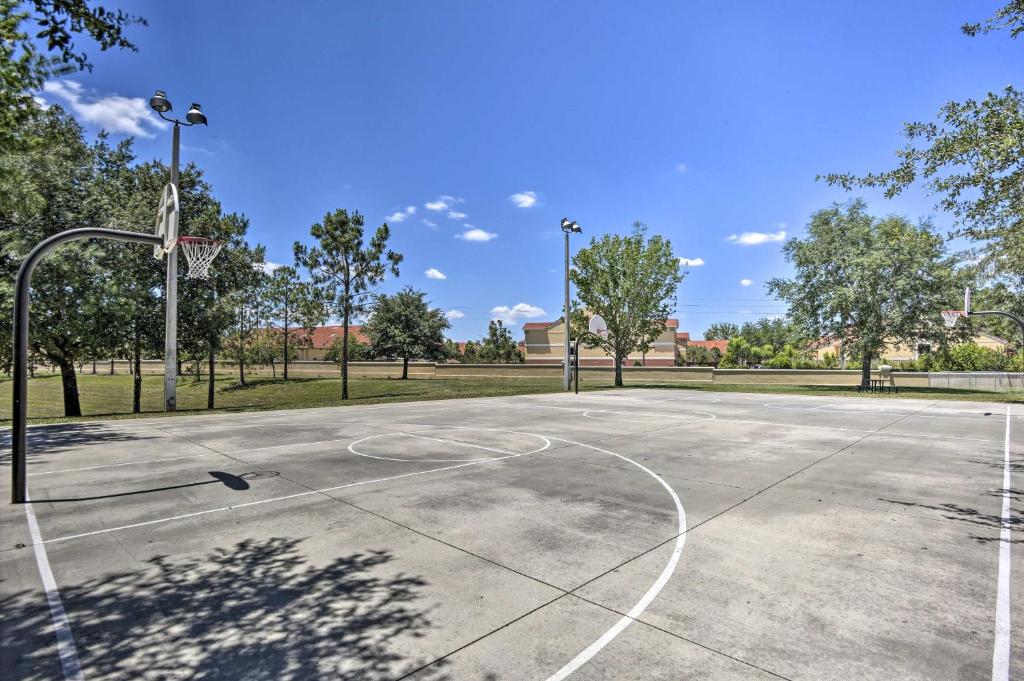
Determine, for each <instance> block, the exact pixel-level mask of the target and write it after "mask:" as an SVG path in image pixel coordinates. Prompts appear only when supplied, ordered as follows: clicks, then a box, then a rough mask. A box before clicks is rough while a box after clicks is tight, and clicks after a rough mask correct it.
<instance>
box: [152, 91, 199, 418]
mask: <svg viewBox="0 0 1024 681" xmlns="http://www.w3.org/2000/svg"><path fill="white" fill-rule="evenodd" d="M149 108H151V109H153V111H156V112H157V113H158V114H159V115H160V118H162V119H164V120H165V121H167V122H169V123H174V133H173V136H172V138H171V139H172V141H171V184H173V185H174V189H175V191H177V189H178V157H179V150H180V148H181V126H182V125H186V126H189V127H191V126H193V125H206V124H207V122H206V114H204V113H203V110H202V108H201V107H200V106H199V105H198V104H196V103H195V102H193V103H192V106H191V107H189V110H188V112H187V113H186V114H185V120H184V121H180V120H178V119H177V118H168V117H167V116H165V115H164V114H165V113H167V112H168V111H170V110H171V102H170V100H169V99H167V93H166V92H164V91H163V90H157V91H156V92H155V93H154V94H153V96H152V97H150V98H149ZM164 296H165V298H164V300H165V303H166V304H165V308H166V312H165V314H166V316H165V320H164V411H175V410H176V409H177V407H178V398H177V394H176V392H175V391H176V389H177V382H178V249H177V244H174V245H172V246H171V248H170V250H169V251H168V252H167V288H166V290H165V293H164Z"/></svg>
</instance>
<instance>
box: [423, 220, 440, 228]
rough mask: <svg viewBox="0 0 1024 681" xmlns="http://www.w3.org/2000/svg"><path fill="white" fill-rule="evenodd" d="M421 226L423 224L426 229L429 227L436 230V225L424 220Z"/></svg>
mask: <svg viewBox="0 0 1024 681" xmlns="http://www.w3.org/2000/svg"><path fill="white" fill-rule="evenodd" d="M423 224H425V225H426V226H427V227H430V228H431V229H437V223H436V222H433V221H431V220H427V219H426V218H424V220H423Z"/></svg>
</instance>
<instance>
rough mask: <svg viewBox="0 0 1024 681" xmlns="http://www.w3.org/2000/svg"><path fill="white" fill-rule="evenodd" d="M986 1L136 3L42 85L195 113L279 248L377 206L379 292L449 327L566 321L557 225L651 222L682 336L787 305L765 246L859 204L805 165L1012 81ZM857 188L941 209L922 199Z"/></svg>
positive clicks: (208, 158) (862, 150) (145, 121)
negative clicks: (383, 235) (435, 310)
mask: <svg viewBox="0 0 1024 681" xmlns="http://www.w3.org/2000/svg"><path fill="white" fill-rule="evenodd" d="M104 4H106V5H108V6H116V3H104ZM1001 4H1003V3H1002V2H1001V1H1000V2H989V1H986V2H974V3H964V2H955V1H938V0H922V1H920V2H891V1H888V2H859V3H855V4H854V5H850V4H847V3H835V2H779V3H761V2H741V3H712V2H681V1H679V2H650V3H625V2H614V3H613V2H592V1H588V2H560V3H550V2H464V1H462V0H453V1H434V2H425V1H411V0H410V1H407V2H373V3H367V2H346V3H343V2H326V1H324V2H308V3H284V4H282V3H272V2H262V1H255V0H253V1H249V2H227V1H219V2H176V3H173V4H172V3H156V2H152V3H143V2H132V3H124V5H123V6H124V8H125V9H126V10H128V11H129V12H134V13H137V14H141V15H143V16H145V17H146V18H147V19H148V20H149V27H148V28H143V27H134V28H132V29H131V30H130V37H131V39H132V40H133V41H134V42H136V44H137V45H138V46H139V52H138V53H127V52H123V51H121V52H108V53H98V52H97V51H96V50H95V49H88V51H89V53H90V56H91V57H92V59H93V62H94V64H95V69H94V71H93V72H92V73H81V74H76V75H74V76H71V77H69V78H70V80H71V81H73V82H71V83H69V82H66V81H65V82H58V83H51V84H50V85H49V86H48V88H47V90H48V92H46V93H44V94H43V96H44V98H45V99H46V100H47V101H51V102H58V103H61V104H64V105H65V106H68V107H69V108H71V109H73V110H74V111H75V112H76V114H77V115H78V117H79V118H80V119H81V120H82V121H83V123H85V124H86V126H87V128H88V129H89V130H90V131H95V130H97V129H98V127H99V126H103V127H106V128H108V129H111V130H114V131H115V133H116V134H115V137H118V136H121V135H123V134H126V133H133V134H135V136H136V138H137V150H138V152H139V156H140V158H142V159H149V158H154V157H156V158H161V159H164V160H168V159H169V156H170V152H169V147H170V134H169V131H168V130H166V129H161V128H159V127H158V126H157V125H155V124H154V121H153V120H152V119H151V117H150V115H149V114H148V112H147V110H146V107H145V100H146V99H147V98H148V97H149V95H150V94H151V93H152V91H153V90H154V89H156V88H161V89H164V90H166V91H167V93H168V96H169V98H170V99H171V100H172V102H173V103H174V106H175V111H176V112H178V113H179V114H183V113H184V111H185V110H186V109H187V107H188V104H189V103H190V102H191V101H198V102H201V103H202V105H203V109H204V111H206V113H207V114H208V116H209V119H210V126H209V128H206V129H201V128H192V129H187V130H185V131H183V135H182V140H183V144H184V148H183V151H182V156H183V160H185V161H189V160H191V161H195V162H196V163H198V164H199V165H201V166H202V167H203V168H204V169H205V170H206V172H207V178H208V180H209V181H210V182H211V183H212V184H213V187H214V191H215V194H216V195H217V197H218V198H219V199H220V200H221V201H222V202H223V205H224V208H225V210H227V211H238V212H242V213H245V214H246V215H248V216H249V218H250V219H251V223H252V225H251V229H250V242H259V243H262V244H264V245H266V247H267V257H268V259H269V260H271V261H273V262H278V263H290V262H291V253H292V249H291V245H292V242H293V241H294V240H296V239H308V234H309V226H310V224H311V223H313V222H315V221H318V220H319V219H321V218H322V216H323V215H324V214H325V213H326V212H328V211H330V210H333V209H336V208H348V209H350V210H353V209H354V210H359V211H360V212H362V213H363V214H364V215H366V217H367V221H368V223H369V224H370V225H371V226H375V225H376V224H379V223H380V222H383V221H385V220H388V222H389V223H390V225H391V227H392V232H393V235H394V236H393V242H392V243H393V246H394V247H395V248H396V249H397V250H398V251H400V252H401V253H403V254H404V255H405V262H404V263H403V265H402V268H401V269H402V275H401V277H400V278H399V279H398V280H393V281H389V282H387V284H386V286H385V288H386V289H387V290H392V289H395V288H397V287H399V286H402V285H406V284H408V285H411V286H414V287H416V288H418V289H423V290H425V291H427V293H428V295H429V298H430V300H431V301H432V302H433V304H435V305H436V306H438V307H442V308H443V309H444V310H446V311H454V312H453V314H452V316H453V318H452V326H453V328H452V330H451V332H450V335H451V337H453V338H456V339H459V340H463V339H467V338H479V337H480V336H482V335H483V334H484V332H485V331H486V327H487V322H488V320H489V319H491V318H493V317H495V316H503V317H505V318H506V320H508V321H509V323H511V325H512V326H513V327H514V328H515V333H516V336H517V337H521V335H522V334H521V331H520V330H519V327H520V326H521V325H522V323H523V321H530V320H533V321H537V320H544V319H553V318H555V317H556V316H557V315H558V314H559V311H560V309H561V302H560V301H561V296H562V293H561V291H562V276H563V275H562V258H563V254H562V241H561V238H562V237H561V233H560V232H559V229H558V222H559V220H560V218H562V217H563V216H568V217H570V218H572V219H575V220H577V221H578V222H579V223H580V224H581V225H582V226H583V228H584V230H585V233H584V235H583V238H582V239H581V238H576V239H575V240H574V244H573V245H574V248H576V247H579V246H582V245H584V244H585V241H586V240H589V238H590V237H591V236H594V235H600V234H603V233H606V232H627V231H628V230H629V226H630V224H631V223H632V222H633V221H634V220H642V221H643V222H646V223H647V224H648V225H649V227H650V230H651V231H652V232H657V233H660V234H663V235H665V236H666V237H668V238H669V239H671V241H672V244H673V247H674V250H675V252H676V254H677V255H678V256H680V257H683V258H688V259H691V260H699V261H701V262H702V263H703V264H699V265H697V264H694V265H691V266H690V267H689V268H688V269H689V274H688V275H687V277H686V279H685V280H684V281H683V283H682V285H681V287H680V289H679V298H678V303H679V308H678V316H679V317H680V328H681V330H689V331H690V332H691V333H692V334H693V335H694V336H695V337H696V336H698V335H699V334H700V333H701V332H703V330H704V329H705V328H706V326H707V325H708V324H709V323H710V322H713V321H720V320H728V321H734V322H743V321H746V320H749V319H755V318H757V317H758V316H763V315H767V314H778V313H781V312H784V306H782V305H781V304H780V303H778V302H775V301H772V300H770V299H769V297H768V295H767V293H766V292H765V289H764V282H765V281H766V280H768V279H769V278H771V277H773V276H779V275H786V274H787V273H788V272H789V269H788V267H787V265H786V263H785V261H784V260H783V258H782V255H781V252H780V246H781V242H780V241H777V240H773V239H776V238H779V237H780V236H781V234H782V233H783V232H784V233H785V235H786V236H794V235H800V234H801V233H802V231H803V226H804V225H805V224H806V222H807V219H808V217H809V215H810V214H811V212H812V211H814V210H815V209H818V208H821V207H824V206H827V205H829V204H830V203H831V202H833V201H836V200H839V201H845V200H847V199H849V198H850V195H848V194H846V193H845V192H842V191H841V190H838V189H830V188H828V187H826V186H825V185H823V184H822V183H819V182H815V179H814V178H815V175H816V174H818V173H824V172H828V171H845V170H852V171H868V170H881V169H886V168H888V167H890V166H891V164H892V162H893V155H892V152H893V150H894V149H896V148H897V147H898V146H899V145H900V144H901V136H900V132H901V126H902V123H903V122H905V121H909V120H931V119H932V118H933V116H934V114H935V112H936V111H937V110H938V108H939V107H940V106H941V105H942V103H943V102H945V101H946V100H948V99H951V98H957V99H965V98H968V97H982V96H984V94H985V93H986V92H987V91H989V90H997V89H1000V88H1002V87H1003V86H1005V85H1006V84H1008V83H1011V82H1017V84H1018V85H1019V78H1017V79H1015V76H1019V73H1020V69H1021V66H1022V59H1021V55H1022V52H1021V46H1020V45H1019V44H1016V43H1014V42H1012V41H1011V40H1010V39H1009V38H1008V37H1007V36H1005V35H994V36H990V37H987V38H974V39H969V38H966V37H964V36H962V35H961V34H960V32H959V26H960V25H961V24H962V23H964V21H967V20H978V19H982V18H984V17H987V16H988V15H990V14H991V13H992V11H993V10H994V9H995V8H996V7H998V6H999V5H1001ZM282 8H287V9H286V10H282ZM854 10H855V11H854ZM89 47H92V46H89ZM857 195H859V196H864V197H865V198H866V199H868V201H869V204H870V207H871V208H872V210H873V211H874V212H876V213H878V214H886V213H900V214H904V215H908V216H911V217H913V218H915V219H916V218H918V217H922V216H927V215H933V216H934V220H935V223H936V224H937V225H939V226H942V227H948V226H949V225H950V224H951V221H950V219H949V218H948V216H945V215H942V214H938V215H935V214H934V211H933V208H932V206H933V203H934V202H933V201H932V200H931V199H930V198H929V197H927V196H924V195H922V194H921V193H920V192H910V193H908V194H906V195H905V196H902V197H900V198H899V199H897V200H892V201H886V200H884V199H882V198H881V197H879V196H878V195H877V194H874V193H872V192H860V193H858V194H857ZM389 216H390V219H389ZM744 234H748V235H752V236H747V237H744V236H743V235H744ZM730 237H732V238H730ZM745 242H759V243H753V244H748V245H745ZM431 270H433V271H435V272H439V273H441V274H443V276H444V278H443V279H441V278H432V277H431V275H428V271H431ZM433 276H434V277H436V274H435V275H433ZM747 282H749V283H747ZM744 283H747V285H744ZM516 306H519V307H516ZM540 310H543V313H541V312H540ZM459 315H461V316H459Z"/></svg>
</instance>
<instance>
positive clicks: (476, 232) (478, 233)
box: [455, 227, 498, 241]
mask: <svg viewBox="0 0 1024 681" xmlns="http://www.w3.org/2000/svg"><path fill="white" fill-rule="evenodd" d="M497 236H498V235H497V234H495V233H494V232H485V231H484V230H482V229H478V228H475V227H474V228H473V229H470V230H467V231H465V232H463V233H462V234H456V235H455V238H456V239H463V240H465V241H490V240H491V239H494V238H496V237H497Z"/></svg>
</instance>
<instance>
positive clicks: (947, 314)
mask: <svg viewBox="0 0 1024 681" xmlns="http://www.w3.org/2000/svg"><path fill="white" fill-rule="evenodd" d="M966 316H967V315H966V314H964V311H963V310H943V311H942V321H943V323H944V324H945V325H946V328H947V329H952V328H953V327H954V326H956V322H957V320H958V319H960V318H961V317H966Z"/></svg>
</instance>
